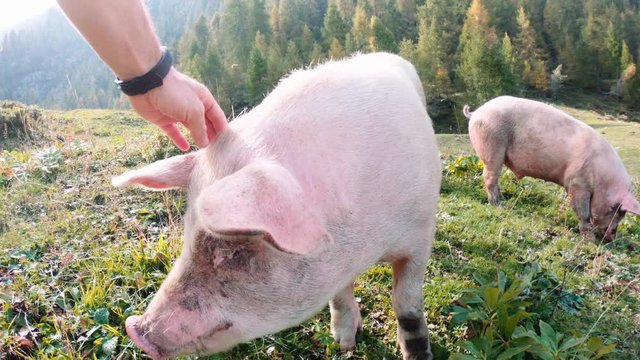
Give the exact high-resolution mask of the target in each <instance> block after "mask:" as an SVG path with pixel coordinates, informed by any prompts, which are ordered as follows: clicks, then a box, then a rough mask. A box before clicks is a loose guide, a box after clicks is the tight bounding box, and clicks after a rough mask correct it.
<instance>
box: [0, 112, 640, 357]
mask: <svg viewBox="0 0 640 360" xmlns="http://www.w3.org/2000/svg"><path fill="white" fill-rule="evenodd" d="M571 111H573V110H571ZM575 111H576V112H578V113H577V115H576V116H578V117H582V116H580V114H584V115H585V116H584V117H585V118H587V119H586V120H587V121H588V122H589V121H591V122H592V123H599V121H603V124H605V125H606V124H612V123H610V122H609V120H606V119H601V118H600V116H599V115H597V114H594V113H591V112H585V113H582V112H581V111H578V110H575ZM45 115H47V116H48V118H49V119H51V120H50V121H51V122H52V123H51V124H49V125H50V128H51V129H52V130H51V133H50V134H49V136H48V138H47V139H48V140H46V141H45V140H43V141H41V142H38V143H31V144H30V145H29V146H22V147H19V148H15V149H13V150H12V151H6V152H4V153H3V155H2V156H0V157H2V159H1V160H0V169H2V171H0V204H2V205H0V311H1V312H2V314H1V315H0V353H2V354H7V355H6V356H7V357H8V358H12V359H13V358H18V359H19V358H27V359H58V358H65V359H66V358H73V359H75V358H78V359H80V358H95V359H112V358H121V359H138V358H144V356H143V355H142V353H141V352H140V351H139V349H138V348H137V347H136V346H135V345H133V343H131V342H130V341H129V339H128V338H127V337H126V335H125V329H124V320H125V319H126V317H127V316H129V315H131V314H139V313H141V312H143V311H144V309H145V307H146V306H147V304H148V303H149V301H150V300H151V298H152V297H153V295H154V294H155V292H156V290H157V289H158V287H159V286H160V284H161V283H162V281H163V280H164V278H165V277H166V274H167V272H168V271H169V269H170V268H171V265H172V263H173V260H174V259H175V257H176V256H177V255H178V253H179V251H180V248H181V244H182V238H181V237H182V218H181V216H182V214H183V212H184V210H185V207H186V204H185V201H186V199H185V196H184V194H182V193H181V192H179V191H171V192H167V193H154V192H143V191H140V190H136V189H115V188H113V187H112V186H111V184H110V179H111V176H113V175H116V174H119V173H121V172H122V171H125V170H126V169H129V168H133V167H138V166H141V165H143V164H147V163H150V162H152V161H155V160H157V159H161V158H165V157H167V156H171V155H173V154H177V153H179V151H177V150H176V149H175V147H174V146H172V145H171V144H169V142H168V140H167V139H166V138H165V137H164V136H163V135H161V134H160V132H159V131H158V130H157V129H156V128H155V127H153V126H151V125H149V124H147V123H146V122H144V121H142V120H141V119H139V118H138V117H137V116H135V115H133V114H132V113H130V112H120V111H118V112H115V111H114V112H112V111H106V110H97V111H94V110H76V111H71V112H66V113H60V112H46V114H45ZM586 115H589V116H591V115H592V116H594V117H595V118H594V119H589V118H588V117H589V116H586ZM616 124H617V123H616ZM634 126H637V125H636V124H627V123H622V124H621V125H620V126H618V127H611V128H610V129H609V128H601V129H606V130H605V134H604V135H605V136H614V137H616V138H617V137H621V138H620V139H618V140H616V141H619V142H617V143H616V145H614V146H618V147H619V151H620V152H621V154H622V155H623V159H625V163H626V164H627V166H628V168H630V169H631V170H630V172H632V173H633V174H634V176H638V175H640V173H639V172H640V167H639V165H638V163H639V162H640V159H637V157H636V159H634V158H633V155H632V154H633V152H634V151H636V150H633V149H635V147H637V146H638V145H639V144H638V143H637V140H636V142H634V139H632V137H631V136H626V135H625V134H628V133H627V132H625V131H626V130H625V131H621V132H619V133H616V132H614V130H615V131H618V129H622V128H626V129H635V128H634ZM629 131H631V130H629ZM634 131H635V130H634ZM438 138H439V142H440V146H441V149H442V153H443V160H445V162H446V161H447V159H448V155H456V156H458V155H464V156H468V155H470V154H471V153H472V151H471V148H470V146H469V143H468V140H467V138H466V137H465V136H461V135H439V136H438ZM612 142H614V141H613V140H612ZM634 146H635V147H634ZM629 148H630V149H632V150H630V151H629V152H627V149H629ZM636 153H637V152H636ZM625 154H627V155H625ZM625 156H628V157H626V158H625ZM453 160H454V161H455V158H454V159H453ZM474 164H475V163H473V162H471V163H469V164H462V163H460V164H459V166H457V167H453V168H452V169H454V170H455V171H446V172H445V176H444V179H443V184H442V191H441V194H442V197H441V201H440V203H439V211H438V230H437V234H436V242H435V244H434V248H433V254H432V259H431V261H430V263H429V266H428V268H427V269H426V276H427V281H426V282H425V284H424V287H423V291H424V298H425V308H424V310H425V313H426V314H427V317H428V322H429V324H430V325H429V328H430V331H431V336H432V341H433V346H434V351H435V353H436V355H437V358H439V359H440V358H448V357H449V356H451V355H453V354H455V353H457V352H460V351H463V352H464V351H465V350H464V349H467V350H466V353H467V355H468V354H469V353H470V352H469V351H468V346H466V345H465V341H467V340H472V339H473V337H474V336H475V335H477V331H476V332H475V333H474V332H473V331H472V326H471V325H469V324H465V323H457V322H455V321H453V314H452V310H451V306H452V305H454V304H457V303H459V302H460V299H461V298H462V297H463V296H464V295H465V294H466V293H467V292H466V290H465V289H469V288H474V286H475V285H476V284H477V282H476V280H475V279H474V276H473V275H474V274H477V275H479V276H481V277H484V278H492V277H495V276H496V274H497V273H499V272H503V273H504V274H505V276H506V277H508V278H509V279H516V278H517V277H518V276H520V275H521V274H523V273H524V272H525V269H527V267H528V266H531V264H534V263H535V264H539V265H540V267H541V269H543V270H541V271H542V273H543V275H544V276H545V277H547V278H553V279H555V280H553V281H555V282H553V281H551V280H549V281H551V282H552V283H553V286H554V289H555V288H557V289H555V290H553V291H559V294H568V295H566V297H562V298H561V299H560V300H557V301H556V300H554V301H553V302H549V301H547V302H545V301H544V298H540V297H537V298H536V297H531V299H533V300H531V301H533V302H534V304H536V305H540V304H544V306H545V307H544V308H543V310H544V312H545V313H544V314H545V315H544V317H541V318H540V319H543V321H544V322H545V323H548V324H550V325H551V326H552V329H553V330H554V331H555V332H557V333H562V334H571V336H578V335H576V334H583V335H585V336H586V335H587V334H588V335H589V337H596V338H599V339H600V340H601V341H602V346H607V345H609V344H614V345H615V348H614V349H613V351H612V352H611V353H609V354H607V355H606V358H610V359H631V358H639V357H640V338H639V336H640V333H639V330H638V329H639V328H640V283H638V274H639V273H640V220H638V219H637V218H633V217H627V218H625V220H624V221H623V222H622V223H621V225H620V229H619V235H618V238H617V240H616V241H615V242H614V243H612V244H607V245H598V244H594V243H590V242H585V241H584V240H582V238H581V237H580V234H579V232H578V231H577V226H578V221H577V219H576V217H575V215H574V214H573V212H572V210H571V209H570V207H569V206H568V205H567V204H566V203H565V200H564V196H565V194H564V190H563V189H561V188H560V187H558V186H555V185H553V184H549V183H544V182H542V181H538V180H535V179H524V180H522V181H516V180H515V178H514V177H513V176H512V175H511V174H510V173H509V172H508V171H505V173H504V174H503V177H502V179H501V185H502V188H503V192H504V198H505V203H504V205H503V206H502V207H499V208H497V207H492V206H489V205H488V204H487V202H486V194H485V192H484V189H483V185H482V179H481V176H480V173H479V170H478V168H477V167H476V165H474ZM459 169H464V171H462V170H459ZM633 169H636V170H633ZM2 179H3V180H2ZM391 283H392V275H391V269H390V267H389V266H387V265H378V266H375V267H373V268H371V270H369V271H368V272H367V273H365V274H363V275H362V276H361V277H360V278H359V279H358V280H357V283H356V297H357V300H358V302H359V303H360V308H361V313H362V317H363V320H364V331H363V332H362V333H361V334H359V335H358V339H357V340H358V343H357V347H356V349H355V350H354V351H352V352H349V353H341V352H340V351H339V346H338V345H337V344H336V343H335V342H334V341H333V339H332V338H331V336H330V325H329V324H330V320H329V313H328V310H326V309H325V310H324V311H323V312H321V313H320V314H318V315H316V316H315V317H313V318H312V319H310V320H308V321H306V322H304V323H303V324H301V325H299V326H297V327H294V328H292V329H288V330H285V331H282V332H280V333H278V334H274V335H269V336H266V337H263V338H261V339H257V340H254V341H252V342H250V343H248V344H243V345H241V346H238V347H236V348H234V349H233V350H231V351H230V352H228V353H225V354H219V355H215V356H211V357H208V358H209V359H385V358H386V359H396V358H399V356H400V353H399V349H398V348H397V346H396V344H395V338H396V324H395V314H394V313H393V311H392V305H391ZM558 284H561V287H558ZM563 296H564V295H563ZM556 298H557V297H556ZM554 299H555V298H554ZM572 299H574V300H575V299H579V304H577V302H578V300H575V302H576V304H577V305H575V306H574V308H571V306H568V305H567V304H566V303H570V302H571V301H574V300H572ZM564 305H567V306H564ZM520 325H521V326H522V327H523V329H524V330H523V331H525V332H526V331H528V330H530V331H532V332H533V333H528V334H529V335H530V338H532V339H533V336H534V335H533V334H535V335H536V336H542V335H541V327H540V326H541V325H540V323H539V322H535V323H534V325H533V326H534V327H533V328H532V329H527V328H526V324H524V323H522V324H520ZM567 336H568V335H567ZM532 341H533V340H532Z"/></svg>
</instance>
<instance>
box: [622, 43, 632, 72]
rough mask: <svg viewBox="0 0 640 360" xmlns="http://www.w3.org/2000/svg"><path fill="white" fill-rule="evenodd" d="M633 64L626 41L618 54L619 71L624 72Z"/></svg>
mask: <svg viewBox="0 0 640 360" xmlns="http://www.w3.org/2000/svg"><path fill="white" fill-rule="evenodd" d="M631 64H633V56H631V50H630V49H629V46H628V45H627V42H626V41H623V42H622V51H621V54H620V69H622V71H624V70H626V69H627V67H629V65H631Z"/></svg>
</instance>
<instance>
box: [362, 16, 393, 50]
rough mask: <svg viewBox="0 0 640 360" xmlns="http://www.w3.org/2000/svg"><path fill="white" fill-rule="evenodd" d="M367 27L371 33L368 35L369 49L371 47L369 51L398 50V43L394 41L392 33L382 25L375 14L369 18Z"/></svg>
mask: <svg viewBox="0 0 640 360" xmlns="http://www.w3.org/2000/svg"><path fill="white" fill-rule="evenodd" d="M369 28H370V34H371V36H370V37H369V49H371V51H387V52H392V53H397V52H398V50H399V49H398V44H397V43H396V40H395V37H394V35H393V34H392V33H391V31H389V29H387V27H386V26H384V24H383V23H382V22H381V21H380V20H379V19H378V17H377V16H373V17H372V18H371V23H370V25H369Z"/></svg>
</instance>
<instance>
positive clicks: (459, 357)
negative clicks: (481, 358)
mask: <svg viewBox="0 0 640 360" xmlns="http://www.w3.org/2000/svg"><path fill="white" fill-rule="evenodd" d="M449 360H478V358H477V357H475V356H471V355H467V354H460V353H457V354H453V355H451V356H450V357H449Z"/></svg>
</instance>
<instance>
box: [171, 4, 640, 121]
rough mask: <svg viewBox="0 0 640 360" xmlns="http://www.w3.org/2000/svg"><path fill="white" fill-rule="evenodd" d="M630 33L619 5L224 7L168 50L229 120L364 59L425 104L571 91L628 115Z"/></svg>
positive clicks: (633, 87) (632, 100) (630, 12)
mask: <svg viewBox="0 0 640 360" xmlns="http://www.w3.org/2000/svg"><path fill="white" fill-rule="evenodd" d="M639 34H640V13H639V12H638V2H637V1H628V0H624V1H622V0H621V1H611V0H556V1H545V0H522V1H503V0H473V1H471V2H470V1H468V0H452V1H440V0H426V1H424V2H421V1H417V2H416V1H409V0H359V1H354V0H334V1H325V0H315V1H302V0H280V1H264V0H228V1H225V3H224V6H223V8H222V10H221V11H219V12H217V13H215V14H214V15H213V16H212V17H205V16H203V17H200V18H199V19H198V20H197V22H196V23H195V24H194V26H193V28H191V29H190V30H189V31H188V32H187V33H186V34H185V35H184V36H183V37H182V39H181V40H180V42H179V45H178V48H177V49H176V50H177V51H178V52H179V58H180V66H181V68H182V69H183V70H185V71H186V72H187V73H189V74H191V75H192V76H194V77H196V78H197V79H199V80H201V81H202V82H204V83H205V84H206V85H207V86H208V87H209V88H210V89H211V90H212V91H213V92H214V95H215V96H216V97H217V99H218V100H219V102H220V103H221V104H222V106H223V108H224V109H225V110H226V111H227V112H229V113H237V112H238V110H239V109H243V108H245V107H247V106H252V105H255V104H257V103H258V102H260V100H261V99H262V98H263V97H264V95H265V94H266V93H268V91H269V89H271V88H272V87H273V86H274V85H275V84H276V83H277V82H278V80H279V79H280V78H281V77H282V76H283V75H285V74H287V73H288V72H289V71H291V69H295V68H300V67H304V66H309V65H310V64H313V63H317V62H320V61H324V59H340V58H342V57H345V56H348V55H349V54H351V53H354V52H371V51H388V52H393V53H398V54H400V55H401V56H403V57H404V58H406V59H409V60H410V61H411V62H412V63H413V64H414V65H415V66H416V68H417V70H418V72H419V74H420V77H421V79H422V82H423V85H424V88H425V90H426V94H427V100H428V102H429V103H431V104H434V103H438V102H442V101H445V102H449V103H451V102H453V103H460V102H463V101H464V102H470V103H471V104H473V105H476V106H477V105H480V104H481V103H482V102H484V101H486V100H487V99H489V98H491V97H494V96H497V95H500V94H513V95H526V96H531V97H553V96H557V95H558V94H559V93H560V92H562V91H563V89H573V90H580V91H584V92H589V93H594V94H597V95H600V96H606V97H611V98H612V99H615V100H616V101H621V102H622V103H623V104H626V105H627V106H631V107H632V106H634V105H636V104H638V103H639V101H638V100H640V75H639V74H638V73H637V71H636V61H637V54H638V46H639V45H640V38H639Z"/></svg>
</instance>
